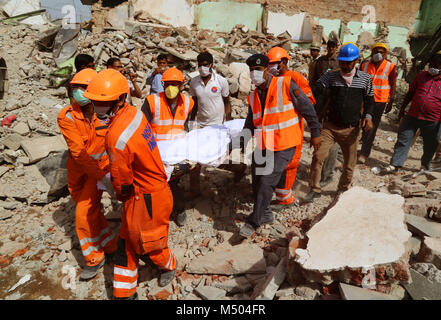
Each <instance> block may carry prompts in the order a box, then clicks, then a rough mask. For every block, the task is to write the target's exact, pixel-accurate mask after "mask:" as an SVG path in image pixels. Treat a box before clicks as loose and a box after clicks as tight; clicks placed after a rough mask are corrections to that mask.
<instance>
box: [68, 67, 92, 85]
mask: <svg viewBox="0 0 441 320" xmlns="http://www.w3.org/2000/svg"><path fill="white" fill-rule="evenodd" d="M97 73H98V72H96V70H94V69H91V68H86V69H83V70H81V71H80V72H77V73H76V74H75V75H74V76H73V78H72V80H71V81H70V84H82V85H85V86H87V85H88V84H89V82H90V80H92V79H93V78H94V77H95V76H96V75H97Z"/></svg>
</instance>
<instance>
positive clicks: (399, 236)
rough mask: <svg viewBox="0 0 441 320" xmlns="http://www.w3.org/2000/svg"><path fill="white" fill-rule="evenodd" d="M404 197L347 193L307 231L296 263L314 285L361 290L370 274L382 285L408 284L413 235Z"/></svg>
mask: <svg viewBox="0 0 441 320" xmlns="http://www.w3.org/2000/svg"><path fill="white" fill-rule="evenodd" d="M403 203H404V199H403V197H401V196H399V195H390V194H385V193H381V192H371V191H368V190H366V189H364V188H361V187H354V188H351V189H350V190H348V191H346V192H345V193H343V194H342V195H341V196H340V198H339V199H338V201H337V202H336V204H335V205H334V206H333V207H331V208H330V209H328V211H327V213H326V215H324V217H323V218H322V219H321V220H320V221H318V222H317V223H316V224H315V225H313V226H312V228H311V229H310V230H309V231H308V232H307V237H308V243H307V246H306V249H300V248H298V249H296V250H295V253H296V256H295V258H294V259H295V262H297V263H298V264H299V265H300V267H301V271H302V274H303V276H304V277H305V278H306V279H308V280H310V281H317V282H320V283H323V284H327V285H328V284H330V283H332V282H334V281H336V280H338V281H340V282H345V283H353V284H356V285H360V284H361V282H362V280H363V278H364V274H367V273H368V271H367V270H372V269H374V270H375V278H376V283H377V284H387V283H395V282H398V281H402V282H408V281H409V279H410V275H409V257H410V251H411V248H410V238H411V233H410V232H409V231H408V230H407V228H406V225H405V223H404V211H403V209H402V206H403Z"/></svg>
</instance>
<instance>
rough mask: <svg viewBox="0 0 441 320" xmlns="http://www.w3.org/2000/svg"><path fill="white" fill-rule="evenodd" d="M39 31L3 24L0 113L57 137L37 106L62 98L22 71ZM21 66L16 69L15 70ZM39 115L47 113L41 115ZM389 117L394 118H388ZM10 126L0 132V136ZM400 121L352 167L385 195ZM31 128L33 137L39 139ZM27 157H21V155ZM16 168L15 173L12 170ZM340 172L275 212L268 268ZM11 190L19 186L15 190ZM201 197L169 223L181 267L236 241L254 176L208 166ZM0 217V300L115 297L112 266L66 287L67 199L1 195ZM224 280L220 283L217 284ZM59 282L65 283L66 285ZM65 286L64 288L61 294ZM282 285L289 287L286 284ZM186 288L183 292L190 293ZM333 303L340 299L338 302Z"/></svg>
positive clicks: (48, 112) (77, 261)
mask: <svg viewBox="0 0 441 320" xmlns="http://www.w3.org/2000/svg"><path fill="white" fill-rule="evenodd" d="M37 33H38V31H33V30H30V29H27V28H23V27H6V26H4V25H0V48H1V51H0V56H2V57H3V58H5V59H6V61H7V64H8V68H9V70H8V71H9V80H10V85H9V87H10V90H9V102H7V103H3V102H2V106H1V108H0V110H1V111H0V116H1V117H4V116H7V115H9V114H11V113H15V114H17V116H18V120H17V121H27V120H31V121H34V122H35V123H36V126H37V127H38V128H41V129H42V130H43V129H44V130H46V131H48V132H50V133H57V132H58V128H57V125H56V116H57V114H58V111H59V110H57V109H56V108H52V106H44V105H42V104H41V103H40V102H41V100H40V99H41V98H43V97H49V98H50V99H51V100H53V101H54V102H56V103H60V104H61V105H64V103H65V101H66V99H65V98H63V97H62V95H61V97H59V98H57V97H56V96H54V92H55V91H56V90H55V89H48V88H46V82H47V79H45V78H44V77H43V76H42V75H40V73H39V72H43V71H44V70H37V69H32V70H27V74H26V73H23V68H24V69H26V63H28V62H29V59H32V58H27V57H28V55H29V54H30V52H31V50H32V44H33V40H34V39H35V36H36V34H37ZM20 67H21V68H20ZM23 99H30V100H31V102H30V103H29V105H27V106H26V107H22V108H20V109H17V110H13V111H7V110H5V108H6V107H7V106H8V105H10V103H11V101H13V100H17V101H22V100H23ZM42 114H44V115H45V116H42ZM391 117H392V118H393V117H394V115H392V116H391ZM9 130H10V129H5V128H0V134H1V135H2V137H3V136H4V135H5V134H6V133H7V132H9ZM396 130H397V124H396V122H395V120H392V119H389V116H385V117H383V121H382V124H381V127H380V129H379V130H378V134H377V138H376V141H375V146H374V148H373V152H372V155H371V158H370V159H369V160H368V161H367V163H366V165H357V167H356V170H355V175H354V179H353V183H354V185H359V186H363V187H365V188H367V189H369V190H372V191H383V192H389V191H388V186H389V183H390V177H389V176H381V175H375V174H374V173H372V171H371V169H372V168H373V167H383V166H385V165H387V164H388V162H389V159H390V157H391V155H392V150H393V145H394V142H395V139H396ZM40 135H41V133H38V132H36V130H34V131H33V132H32V133H30V137H33V136H40ZM23 155H24V154H23ZM311 155H312V149H310V148H309V144H308V143H305V144H304V147H303V156H302V159H301V163H300V167H299V170H298V174H297V181H296V183H295V186H294V189H295V196H296V198H301V197H303V196H304V195H305V194H306V193H307V192H308V187H307V178H308V172H309V165H310V163H311ZM421 155H422V144H421V139H419V140H418V141H417V143H416V145H415V146H414V148H412V150H411V152H410V154H409V160H408V161H407V162H406V165H405V169H406V171H408V172H414V171H417V170H418V169H419V159H420V157H421ZM8 166H10V167H11V170H10V171H9V172H7V173H6V174H5V175H3V176H2V177H1V178H0V184H6V183H7V184H10V183H14V181H15V179H16V170H17V169H15V166H14V164H8ZM12 169H13V170H12ZM339 176H340V171H337V172H336V175H335V178H334V180H333V182H332V183H331V184H330V185H328V186H327V187H325V188H324V192H323V196H322V197H321V198H320V199H318V200H317V201H315V202H314V203H313V204H309V205H305V206H301V207H294V208H291V209H289V210H283V211H281V212H278V213H277V214H276V220H277V221H276V223H275V224H274V225H273V226H271V227H269V226H267V227H265V228H262V229H261V230H259V232H258V233H257V234H256V236H255V237H253V238H252V239H250V240H247V241H248V242H251V243H257V244H258V245H259V246H260V247H261V248H262V249H263V250H264V255H265V257H266V259H267V265H268V266H274V265H275V264H276V263H277V262H278V260H279V259H280V258H281V257H282V256H283V255H284V254H285V252H286V250H285V247H286V246H287V243H286V241H284V240H283V239H284V238H285V232H286V231H287V230H288V229H289V228H290V227H292V226H299V225H300V224H301V221H302V220H306V219H312V218H313V217H314V216H315V215H317V214H318V213H320V212H321V211H322V210H323V208H325V207H327V206H328V205H329V203H330V202H331V201H332V200H333V198H334V196H335V195H336V192H335V190H336V188H337V183H338V177H339ZM182 186H183V187H184V188H186V189H188V177H184V178H183V179H182ZM16 188H18V189H20V188H24V187H23V186H20V185H16ZM202 190H203V195H202V197H200V198H198V199H197V200H194V201H190V202H188V203H187V212H188V215H189V218H188V220H187V224H186V225H185V226H184V227H182V228H179V227H177V226H176V224H175V223H174V222H173V221H172V222H171V223H170V240H169V245H170V247H171V248H172V249H173V251H174V252H175V254H176V255H177V256H178V261H179V268H180V269H182V268H183V267H184V266H185V264H186V263H188V262H189V261H191V260H192V259H194V258H195V257H196V256H200V255H205V254H207V253H208V252H209V251H211V250H212V249H213V248H215V247H216V246H218V245H220V244H221V243H223V242H225V241H233V242H234V240H235V234H237V231H238V230H239V228H240V226H241V225H242V223H243V222H242V221H243V218H244V217H245V216H246V215H248V214H250V212H251V210H252V196H251V175H250V174H249V170H248V175H247V176H246V177H245V178H244V179H243V180H242V181H240V182H239V183H237V184H235V183H233V180H232V175H231V173H229V172H226V171H222V170H218V169H213V168H208V169H207V170H206V171H205V172H204V174H203V179H202ZM0 207H2V211H1V212H3V213H7V215H9V217H8V218H6V219H3V220H1V219H0V299H7V300H12V299H109V298H110V297H111V294H112V280H113V279H112V275H113V269H112V265H110V264H106V265H105V266H104V268H103V269H102V270H101V271H100V272H99V274H98V276H97V277H96V278H95V279H93V280H91V281H89V282H79V281H77V280H75V281H74V282H75V288H74V289H72V286H70V288H69V287H67V286H66V283H67V282H68V281H67V274H68V271H69V270H73V271H74V272H75V274H76V279H78V275H79V271H80V268H81V267H82V266H83V265H84V260H83V258H82V256H81V251H80V250H79V243H78V239H77V237H76V235H75V228H74V226H75V219H74V212H75V206H74V203H73V202H72V200H71V199H70V197H65V198H61V199H60V200H58V201H56V202H53V203H50V204H46V205H35V204H32V203H31V202H30V201H29V202H27V201H26V199H24V200H23V201H18V200H16V199H14V198H10V197H6V198H3V199H2V201H0ZM103 207H104V209H105V212H106V215H107V218H108V219H109V223H110V226H111V227H112V228H113V230H114V231H115V232H118V229H119V222H120V220H119V217H120V214H119V213H118V212H115V211H112V203H111V201H110V199H109V197H108V196H105V198H104V199H103ZM139 271H140V277H139V288H138V293H139V297H140V299H147V298H150V299H151V298H152V297H155V298H158V296H155V294H154V293H156V292H158V286H157V275H158V273H157V271H156V270H152V269H151V268H150V267H148V266H145V265H144V264H143V263H142V262H141V267H140V268H139ZM27 274H30V276H31V278H30V281H28V282H27V283H25V284H24V285H21V286H19V287H18V288H17V289H15V290H13V291H11V292H8V290H9V289H10V288H11V287H12V286H13V285H14V284H15V283H17V281H18V280H19V279H20V278H21V277H23V276H25V275H27ZM218 278H219V277H216V276H208V275H204V276H196V277H194V280H193V281H192V287H193V288H194V287H196V286H198V285H200V284H201V281H205V284H206V285H209V284H211V283H213V282H216V281H219V279H218ZM221 280H225V279H221ZM63 283H64V285H63ZM192 287H190V288H187V287H184V286H183V285H182V284H181V282H180V281H178V280H174V281H173V283H172V286H171V287H169V288H168V290H169V291H170V293H171V294H170V295H167V296H166V298H167V297H168V299H179V300H181V299H200V298H199V297H198V296H197V295H195V294H194V292H193V290H192ZM66 288H67V289H66ZM282 288H285V289H286V288H290V286H289V284H288V283H284V284H283V285H282ZM187 289H188V290H187ZM249 294H250V292H248V293H245V295H244V294H235V295H229V296H228V297H227V299H236V298H238V299H240V298H247V297H249ZM289 297H290V298H291V299H307V298H308V296H307V295H305V296H301V295H295V294H293V293H292V294H291V295H289ZM336 299H338V296H337V297H336Z"/></svg>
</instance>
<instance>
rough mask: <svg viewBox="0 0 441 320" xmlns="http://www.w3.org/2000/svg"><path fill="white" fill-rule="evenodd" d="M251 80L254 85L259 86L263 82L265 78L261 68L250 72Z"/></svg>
mask: <svg viewBox="0 0 441 320" xmlns="http://www.w3.org/2000/svg"><path fill="white" fill-rule="evenodd" d="M250 77H251V82H252V83H253V84H254V85H255V86H260V85H261V84H262V83H264V82H265V79H264V78H263V71H261V70H253V71H251V72H250Z"/></svg>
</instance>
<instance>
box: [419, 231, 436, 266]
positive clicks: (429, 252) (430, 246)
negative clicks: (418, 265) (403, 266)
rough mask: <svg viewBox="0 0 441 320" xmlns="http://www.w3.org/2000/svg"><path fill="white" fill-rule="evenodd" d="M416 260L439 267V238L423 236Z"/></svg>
mask: <svg viewBox="0 0 441 320" xmlns="http://www.w3.org/2000/svg"><path fill="white" fill-rule="evenodd" d="M417 260H418V261H420V262H427V263H432V264H433V265H434V266H436V267H437V268H438V269H441V238H431V237H424V240H423V242H422V245H421V250H420V251H419V254H418V257H417Z"/></svg>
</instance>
